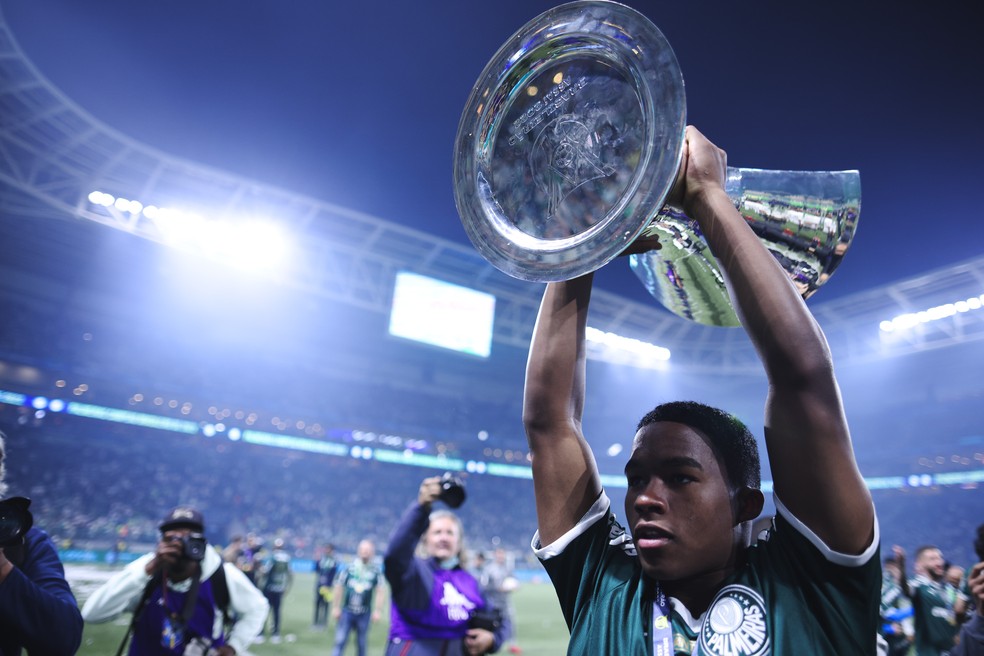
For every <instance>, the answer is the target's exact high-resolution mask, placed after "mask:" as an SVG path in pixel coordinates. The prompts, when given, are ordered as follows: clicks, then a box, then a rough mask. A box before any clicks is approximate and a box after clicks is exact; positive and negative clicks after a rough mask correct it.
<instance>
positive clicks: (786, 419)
mask: <svg viewBox="0 0 984 656" xmlns="http://www.w3.org/2000/svg"><path fill="white" fill-rule="evenodd" d="M687 149H688V154H687V158H686V162H687V164H686V174H685V184H686V187H685V194H684V208H685V210H686V211H687V214H688V215H689V216H691V217H693V218H695V219H696V220H697V222H698V223H699V224H700V227H701V230H702V231H703V233H704V235H705V237H706V238H707V241H708V244H709V245H710V247H711V251H712V252H713V253H714V255H715V257H717V259H718V261H719V262H720V264H721V267H722V269H723V270H724V272H725V276H726V278H727V281H728V285H729V290H730V293H731V296H732V299H733V301H734V303H735V306H736V308H737V310H738V315H739V317H740V318H741V322H742V325H743V326H744V327H745V330H746V331H747V332H748V335H749V337H750V338H751V340H752V342H753V344H754V345H755V348H756V349H757V351H758V353H759V357H760V358H761V359H762V362H763V364H764V366H765V371H766V374H767V376H768V379H769V396H768V400H767V402H766V409H765V441H766V447H767V449H768V453H769V461H770V462H771V467H772V476H773V480H774V484H775V491H776V496H777V498H778V499H779V500H780V501H781V502H782V504H783V505H785V506H786V508H788V509H789V511H790V512H792V513H793V514H794V515H795V516H796V517H797V518H799V519H800V520H802V521H803V522H804V523H805V524H806V525H807V526H808V527H809V528H810V529H811V530H812V531H813V532H815V533H816V534H817V535H818V536H819V537H820V538H821V539H822V540H823V541H824V543H826V545H827V546H828V547H830V548H831V549H833V550H835V551H839V552H843V553H849V554H857V553H861V552H862V551H864V549H865V548H866V547H867V546H869V545H870V544H871V540H872V537H873V531H874V507H873V505H872V502H871V496H870V495H869V493H868V489H867V488H866V486H865V484H864V481H863V479H862V478H861V474H860V472H859V471H858V468H857V463H856V462H855V460H854V451H853V449H852V446H851V437H850V433H849V431H848V427H847V420H846V418H845V416H844V410H843V407H842V405H841V398H840V390H839V388H838V386H837V381H836V379H835V378H834V370H833V364H832V362H831V357H830V351H829V349H828V347H827V341H826V339H825V338H824V336H823V333H822V332H821V330H820V327H819V326H818V325H817V322H816V321H815V320H814V318H813V315H812V314H810V311H809V310H808V309H807V307H806V304H805V302H804V301H803V299H802V298H801V297H800V295H799V293H798V292H797V291H796V289H795V287H794V286H793V284H792V282H791V281H790V279H789V277H788V276H787V275H786V273H785V272H784V271H783V270H782V268H781V267H780V266H779V264H778V263H777V262H776V260H775V258H774V257H773V256H772V255H771V254H770V253H769V251H768V250H767V249H766V248H765V246H764V245H763V244H762V242H761V241H759V239H758V237H757V236H756V235H755V234H754V233H753V232H752V230H751V228H750V227H749V226H748V224H747V223H746V222H745V221H744V219H743V218H742V217H741V215H740V214H739V213H738V211H737V210H736V209H735V207H734V205H733V204H732V202H731V200H730V199H729V198H728V196H727V195H726V194H725V192H724V179H725V177H724V176H725V168H726V164H727V155H726V154H725V152H724V151H722V150H720V149H718V148H717V147H716V146H714V145H713V144H711V143H710V142H709V141H708V140H707V139H706V138H705V137H704V136H703V135H702V134H701V133H700V132H699V131H697V130H696V129H695V128H693V127H688V128H687Z"/></svg>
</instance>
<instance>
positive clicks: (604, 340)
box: [585, 326, 670, 362]
mask: <svg viewBox="0 0 984 656" xmlns="http://www.w3.org/2000/svg"><path fill="white" fill-rule="evenodd" d="M585 337H586V338H587V340H588V341H589V342H593V343H595V344H597V345H600V346H603V347H604V348H606V349H610V350H613V351H621V352H623V353H626V354H630V355H633V356H637V357H638V358H640V359H641V360H652V361H656V362H666V361H667V360H669V359H670V349H668V348H664V347H662V346H656V345H655V344H650V343H649V342H643V341H640V340H638V339H632V338H631V337H622V336H621V335H616V334H615V333H607V332H605V331H603V330H598V329H597V328H592V327H591V326H588V327H587V330H586V331H585Z"/></svg>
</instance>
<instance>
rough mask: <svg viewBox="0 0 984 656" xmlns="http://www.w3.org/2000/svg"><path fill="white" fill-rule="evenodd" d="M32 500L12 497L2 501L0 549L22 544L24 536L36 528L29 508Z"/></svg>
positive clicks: (0, 506)
mask: <svg viewBox="0 0 984 656" xmlns="http://www.w3.org/2000/svg"><path fill="white" fill-rule="evenodd" d="M30 505H31V500H30V499H27V498H25V497H11V498H9V499H4V500H3V501H0V547H11V546H14V545H18V544H22V543H23V542H24V535H25V534H26V533H27V532H28V531H29V530H30V529H31V527H32V526H34V515H32V514H31V511H30V510H28V508H29V507H30Z"/></svg>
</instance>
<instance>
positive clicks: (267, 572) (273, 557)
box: [260, 538, 294, 644]
mask: <svg viewBox="0 0 984 656" xmlns="http://www.w3.org/2000/svg"><path fill="white" fill-rule="evenodd" d="M284 546H285V545H284V541H283V539H282V538H277V539H275V540H274V541H273V551H271V552H270V554H269V555H268V556H267V557H266V558H264V559H263V563H262V565H261V569H260V579H261V581H262V589H263V596H265V597H266V598H267V601H268V602H270V621H271V630H270V642H272V643H273V644H279V643H280V640H281V637H280V616H281V615H280V606H281V603H282V602H283V600H284V595H286V594H287V593H288V592H289V591H290V587H291V584H292V583H293V582H294V572H293V571H291V567H290V561H291V558H290V554H289V553H287V550H286V549H285V548H284Z"/></svg>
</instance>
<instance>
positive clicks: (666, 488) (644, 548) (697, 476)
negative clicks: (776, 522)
mask: <svg viewBox="0 0 984 656" xmlns="http://www.w3.org/2000/svg"><path fill="white" fill-rule="evenodd" d="M625 476H626V481H627V483H628V490H627V492H626V494H625V515H626V517H627V519H628V523H629V527H630V529H631V531H632V537H633V540H634V542H635V546H636V550H637V552H638V554H639V562H640V564H641V565H642V569H643V571H644V572H646V574H648V575H649V576H650V577H652V578H655V579H658V580H660V581H664V582H670V581H681V580H685V579H691V578H693V577H697V576H709V577H710V578H715V579H716V578H717V577H718V576H719V575H722V574H727V573H728V572H730V570H731V568H733V566H734V554H735V549H736V545H737V543H738V541H739V539H740V534H739V531H738V529H737V527H736V523H737V522H736V520H735V519H734V517H735V512H734V508H733V504H732V494H731V492H730V490H729V489H728V485H727V482H726V478H725V471H724V469H723V468H722V466H721V464H720V463H719V462H718V459H717V456H716V455H715V453H714V451H713V450H712V449H711V447H710V445H709V444H708V442H707V441H706V440H705V438H704V437H703V436H702V435H701V434H700V433H699V432H698V431H696V430H695V429H693V428H691V427H689V426H686V425H684V424H678V423H676V422H668V421H663V422H657V423H654V424H650V425H649V426H645V427H644V428H642V429H640V430H639V432H638V433H636V436H635V440H634V441H633V445H632V455H631V457H630V458H629V462H628V463H627V464H626V466H625ZM665 587H667V588H671V587H672V586H669V585H667V586H665Z"/></svg>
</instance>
